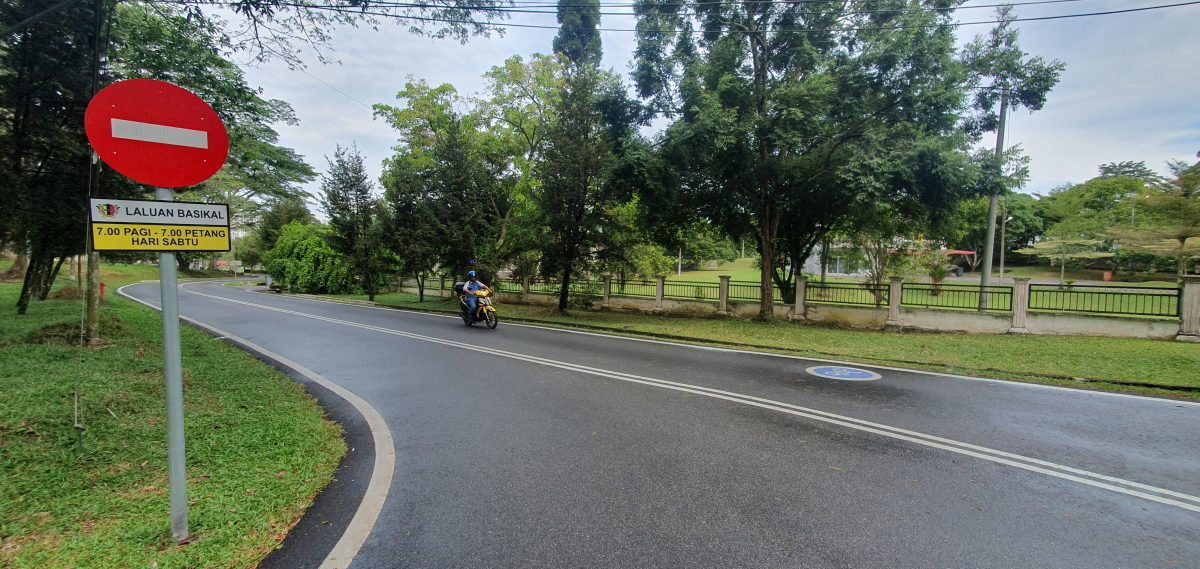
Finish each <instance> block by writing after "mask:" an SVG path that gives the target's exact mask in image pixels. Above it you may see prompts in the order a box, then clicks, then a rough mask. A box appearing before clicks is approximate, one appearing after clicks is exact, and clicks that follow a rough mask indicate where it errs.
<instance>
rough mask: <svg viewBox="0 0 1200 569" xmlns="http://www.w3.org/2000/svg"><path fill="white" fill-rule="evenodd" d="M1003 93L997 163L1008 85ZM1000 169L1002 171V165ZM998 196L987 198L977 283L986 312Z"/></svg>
mask: <svg viewBox="0 0 1200 569" xmlns="http://www.w3.org/2000/svg"><path fill="white" fill-rule="evenodd" d="M1001 89H1003V91H1001V92H1000V124H999V126H998V128H997V129H996V160H997V161H999V160H1000V159H1001V157H1002V156H1004V123H1005V122H1006V121H1007V119H1008V85H1001ZM1000 168H1001V169H1002V170H1003V168H1004V165H1003V164H1001V165H1000ZM999 197H1000V196H999V195H997V194H995V193H993V194H992V195H991V196H988V224H987V238H986V239H985V240H984V245H983V275H982V279H981V280H980V281H979V284H980V286H982V287H983V288H982V289H981V290H980V292H979V309H980V310H987V307H988V295H987V293H986V292H984V291H986V290H987V286H988V285H990V284H992V248H993V245H995V241H996V201H997V199H998V198H999Z"/></svg>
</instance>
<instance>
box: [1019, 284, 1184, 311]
mask: <svg viewBox="0 0 1200 569" xmlns="http://www.w3.org/2000/svg"><path fill="white" fill-rule="evenodd" d="M1179 296H1180V295H1179V289H1178V288H1165V287H1132V286H1126V287H1123V286H1105V285H1062V286H1060V285H1030V287H1029V309H1030V310H1047V311H1056V312H1091V313H1093V314H1123V315H1129V316H1163V317H1174V318H1178V317H1179Z"/></svg>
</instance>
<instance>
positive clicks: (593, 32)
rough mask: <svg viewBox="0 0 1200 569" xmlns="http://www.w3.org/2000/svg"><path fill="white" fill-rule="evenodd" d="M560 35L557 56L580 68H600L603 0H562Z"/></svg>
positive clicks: (557, 43)
mask: <svg viewBox="0 0 1200 569" xmlns="http://www.w3.org/2000/svg"><path fill="white" fill-rule="evenodd" d="M558 23H559V28H558V34H556V35H555V36H554V53H561V54H563V55H564V56H566V58H567V60H568V61H570V62H572V63H574V64H576V65H588V66H592V67H598V66H599V65H600V57H601V55H602V54H603V52H602V49H601V47H600V31H599V30H597V29H596V28H597V27H598V26H599V25H600V0H558Z"/></svg>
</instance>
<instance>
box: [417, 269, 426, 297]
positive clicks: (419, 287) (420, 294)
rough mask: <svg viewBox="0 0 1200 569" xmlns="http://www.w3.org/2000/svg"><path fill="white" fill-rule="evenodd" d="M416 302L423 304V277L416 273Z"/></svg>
mask: <svg viewBox="0 0 1200 569" xmlns="http://www.w3.org/2000/svg"><path fill="white" fill-rule="evenodd" d="M417 302H425V277H424V276H423V275H421V273H417Z"/></svg>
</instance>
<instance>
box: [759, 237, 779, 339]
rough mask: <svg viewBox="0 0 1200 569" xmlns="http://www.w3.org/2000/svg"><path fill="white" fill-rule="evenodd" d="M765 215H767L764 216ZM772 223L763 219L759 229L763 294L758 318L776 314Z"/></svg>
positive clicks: (762, 318) (768, 318)
mask: <svg viewBox="0 0 1200 569" xmlns="http://www.w3.org/2000/svg"><path fill="white" fill-rule="evenodd" d="M764 217H765V216H764ZM770 228H771V224H770V222H769V221H768V220H762V223H761V224H760V227H759V231H758V240H759V243H758V252H759V255H760V258H761V263H760V264H761V265H762V273H761V275H760V277H761V278H760V279H759V281H760V283H761V287H762V289H761V294H760V295H759V297H758V319H759V320H770V319H771V318H773V317H774V316H775V295H774V291H775V289H774V284H775V282H774V280H772V277H773V276H774V274H775V240H774V238H773V236H772V235H771V229H770Z"/></svg>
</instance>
